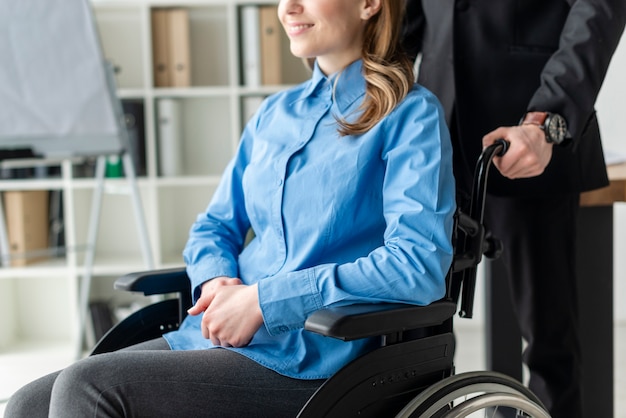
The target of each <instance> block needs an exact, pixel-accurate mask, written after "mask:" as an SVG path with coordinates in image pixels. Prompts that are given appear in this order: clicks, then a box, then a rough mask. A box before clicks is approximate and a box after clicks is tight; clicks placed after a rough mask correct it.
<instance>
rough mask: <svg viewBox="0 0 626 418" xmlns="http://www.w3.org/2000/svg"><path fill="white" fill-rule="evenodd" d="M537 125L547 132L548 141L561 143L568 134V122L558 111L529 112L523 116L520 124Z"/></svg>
mask: <svg viewBox="0 0 626 418" xmlns="http://www.w3.org/2000/svg"><path fill="white" fill-rule="evenodd" d="M527 124H531V125H537V126H538V127H539V128H541V129H542V130H543V132H544V133H545V134H546V141H548V142H549V143H551V144H556V145H561V144H562V143H563V141H565V138H566V137H567V135H568V132H567V122H566V121H565V118H564V117H563V116H561V115H559V114H558V113H550V112H528V113H526V115H524V117H523V118H522V121H521V122H520V125H527Z"/></svg>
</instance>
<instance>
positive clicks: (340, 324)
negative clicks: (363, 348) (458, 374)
mask: <svg viewBox="0 0 626 418" xmlns="http://www.w3.org/2000/svg"><path fill="white" fill-rule="evenodd" d="M455 312H456V304H455V303H454V302H453V301H451V300H447V299H445V300H440V301H437V302H433V303H431V304H430V305H427V306H416V305H408V304H400V303H380V304H356V305H349V306H342V307H339V308H330V309H321V310H319V311H316V312H313V314H311V316H309V318H308V319H307V320H306V322H305V324H304V329H305V330H307V331H311V332H315V333H317V334H321V335H324V336H327V337H333V338H337V339H340V340H344V341H351V340H356V339H359V338H366V337H377V336H383V335H390V334H395V333H397V332H401V331H408V330H412V329H418V328H426V327H430V326H436V325H440V324H442V323H443V322H445V321H446V320H448V319H450V318H452V316H453V315H454V313H455Z"/></svg>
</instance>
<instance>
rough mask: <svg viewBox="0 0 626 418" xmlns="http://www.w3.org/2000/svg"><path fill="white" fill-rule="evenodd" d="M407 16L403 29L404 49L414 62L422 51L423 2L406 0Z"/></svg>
mask: <svg viewBox="0 0 626 418" xmlns="http://www.w3.org/2000/svg"><path fill="white" fill-rule="evenodd" d="M405 8H406V14H405V18H404V23H403V27H402V47H403V48H404V50H405V52H406V53H407V54H408V55H409V57H410V58H411V60H412V61H415V58H416V57H417V55H418V54H419V53H420V51H421V50H422V41H423V39H424V24H425V20H424V13H423V11H422V1H421V0H405Z"/></svg>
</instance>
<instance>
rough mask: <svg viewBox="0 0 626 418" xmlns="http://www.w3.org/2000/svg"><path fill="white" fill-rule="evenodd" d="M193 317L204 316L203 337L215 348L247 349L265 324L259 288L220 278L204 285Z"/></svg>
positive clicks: (189, 311)
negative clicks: (245, 347)
mask: <svg viewBox="0 0 626 418" xmlns="http://www.w3.org/2000/svg"><path fill="white" fill-rule="evenodd" d="M187 312H188V313H189V315H194V316H195V315H200V314H202V325H201V329H202V335H203V336H204V338H207V339H210V340H211V342H212V343H213V345H215V346H222V347H243V346H245V345H247V344H248V343H249V342H250V341H251V340H252V337H253V336H254V334H255V333H256V332H257V330H258V329H259V328H260V327H261V325H262V324H263V314H262V313H261V307H260V305H259V296H258V286H257V285H256V284H254V285H251V286H247V285H244V284H242V282H241V280H240V279H238V278H230V277H216V278H214V279H211V280H209V281H207V282H205V283H204V284H203V285H202V292H201V294H200V298H198V300H197V301H196V304H195V305H194V306H193V307H192V308H190V309H189V310H188V311H187Z"/></svg>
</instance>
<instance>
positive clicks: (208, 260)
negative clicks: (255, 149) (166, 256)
mask: <svg viewBox="0 0 626 418" xmlns="http://www.w3.org/2000/svg"><path fill="white" fill-rule="evenodd" d="M260 113H261V112H260V111H259V112H257V114H256V115H255V117H253V118H252V119H251V121H250V122H249V123H248V124H247V125H246V128H245V129H244V132H243V134H242V136H241V141H240V144H239V147H238V150H237V153H236V155H235V157H234V158H233V159H232V160H231V161H230V162H229V164H228V166H227V167H226V169H225V170H224V173H223V175H222V177H221V180H220V183H219V185H218V188H217V190H216V191H215V193H214V195H213V197H212V199H211V202H210V203H209V205H208V208H207V209H206V211H205V212H204V213H201V214H200V215H198V217H197V219H196V221H195V222H194V223H193V224H192V226H191V229H190V232H189V238H188V240H187V244H186V246H185V249H184V250H183V259H184V261H185V264H186V266H187V274H188V276H189V279H190V281H191V289H192V295H193V298H194V301H195V300H197V298H198V297H199V296H200V291H199V289H200V288H199V286H200V285H202V284H203V283H204V282H206V281H207V280H210V279H212V278H215V277H219V276H227V277H238V276H239V274H238V271H239V270H238V267H237V258H238V255H239V253H240V252H241V250H242V248H243V245H244V241H245V237H246V235H247V233H248V230H249V228H250V221H249V219H248V215H247V213H246V211H245V205H244V193H243V188H242V176H243V173H244V170H245V168H246V165H247V163H248V160H249V154H250V147H251V146H252V145H251V142H252V137H253V135H252V131H253V127H254V126H255V124H256V121H257V120H258V115H259V114H260Z"/></svg>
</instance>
